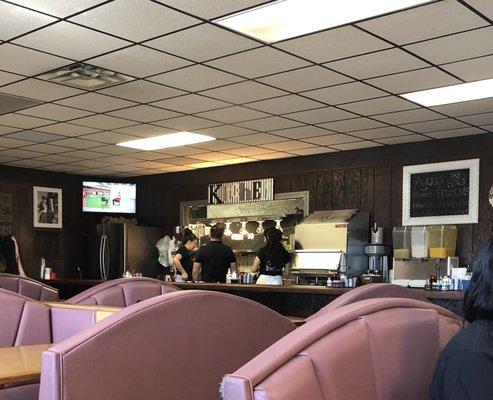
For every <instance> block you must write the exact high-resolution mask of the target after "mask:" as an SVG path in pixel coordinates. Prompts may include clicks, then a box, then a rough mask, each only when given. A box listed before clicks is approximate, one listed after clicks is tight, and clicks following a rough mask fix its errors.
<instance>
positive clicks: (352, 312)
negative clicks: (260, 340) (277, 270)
mask: <svg viewBox="0 0 493 400" xmlns="http://www.w3.org/2000/svg"><path fill="white" fill-rule="evenodd" d="M460 328H461V320H460V318H459V317H458V316H456V315H455V314H453V313H451V312H449V311H448V310H445V309H443V308H441V307H439V306H436V305H434V304H432V303H429V302H423V301H418V300H412V299H400V298H384V299H370V300H363V301H360V302H357V303H353V304H350V305H347V306H344V307H341V308H339V309H337V310H335V311H333V313H332V314H331V315H330V316H328V318H315V319H312V320H311V321H309V322H307V323H306V324H305V325H303V326H302V327H300V328H298V329H296V330H295V331H293V332H292V333H290V334H289V335H287V336H285V337H284V338H282V339H281V340H279V341H278V342H277V343H275V344H274V345H272V346H271V347H270V348H268V349H267V350H266V351H264V352H263V353H261V354H260V355H259V356H257V357H256V358H254V359H253V360H251V361H250V362H249V363H247V364H246V365H244V366H243V367H242V368H240V369H238V370H237V371H236V372H234V373H233V374H231V375H227V376H226V377H225V378H224V380H223V385H222V390H223V399H224V400H247V399H248V400H278V399H282V400H298V399H310V400H335V399H337V400H354V399H365V400H396V399H399V400H420V399H422V400H425V399H428V394H427V392H428V388H429V384H430V382H431V379H432V376H433V372H434V369H435V365H436V362H437V359H438V356H439V354H440V352H441V350H442V349H443V348H444V346H445V345H446V343H447V342H448V341H449V340H450V339H451V338H452V337H453V336H454V335H455V334H456V333H457V331H458V330H459V329H460Z"/></svg>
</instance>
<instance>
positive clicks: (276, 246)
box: [252, 228, 291, 285]
mask: <svg viewBox="0 0 493 400" xmlns="http://www.w3.org/2000/svg"><path fill="white" fill-rule="evenodd" d="M264 240H265V246H264V247H262V248H261V249H260V250H259V252H258V253H257V256H256V257H255V260H254V261H253V266H252V272H253V273H257V272H258V271H260V276H259V277H258V279H257V283H258V284H264V285H282V272H283V270H284V268H288V267H289V263H290V262H291V256H290V255H289V253H288V252H287V251H286V249H285V248H284V246H283V245H282V232H281V231H280V230H279V229H275V228H270V229H267V230H266V231H265V232H264Z"/></svg>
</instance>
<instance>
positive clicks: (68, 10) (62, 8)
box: [12, 0, 105, 18]
mask: <svg viewBox="0 0 493 400" xmlns="http://www.w3.org/2000/svg"><path fill="white" fill-rule="evenodd" d="M104 1H105V0H84V1H65V0H50V1H46V0H13V1H12V3H16V4H19V5H21V6H25V7H28V8H32V9H33V10H36V11H41V12H44V13H46V14H51V15H54V16H57V17H61V18H64V17H67V16H69V15H72V14H75V13H76V12H80V11H82V10H85V9H87V8H90V7H94V6H95V5H97V4H99V3H103V2H104Z"/></svg>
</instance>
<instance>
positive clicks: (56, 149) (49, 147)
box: [22, 143, 70, 154]
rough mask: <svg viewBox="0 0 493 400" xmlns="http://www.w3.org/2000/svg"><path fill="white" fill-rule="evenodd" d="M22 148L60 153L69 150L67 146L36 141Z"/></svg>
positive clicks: (39, 151) (47, 152)
mask: <svg viewBox="0 0 493 400" xmlns="http://www.w3.org/2000/svg"><path fill="white" fill-rule="evenodd" d="M22 150H27V151H32V152H37V153H45V154H60V153H65V152H67V151H70V149H68V148H67V147H61V146H55V145H53V144H46V143H38V144H33V145H30V146H25V147H23V148H22Z"/></svg>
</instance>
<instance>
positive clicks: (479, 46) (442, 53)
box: [406, 26, 493, 64]
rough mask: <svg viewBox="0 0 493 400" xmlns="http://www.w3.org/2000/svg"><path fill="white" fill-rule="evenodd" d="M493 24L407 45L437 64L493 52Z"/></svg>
mask: <svg viewBox="0 0 493 400" xmlns="http://www.w3.org/2000/svg"><path fill="white" fill-rule="evenodd" d="M492 37H493V26H490V27H486V28H481V29H476V30H474V31H469V32H464V33H458V34H455V35H451V36H446V37H443V38H438V39H433V40H429V41H426V42H421V43H416V44H412V45H409V46H406V49H408V50H410V51H412V52H413V53H415V54H417V55H419V56H421V57H423V58H426V59H427V60H428V61H431V62H433V63H435V64H444V63H449V62H453V61H459V60H464V59H466V58H472V57H479V56H487V55H490V54H492V53H493V40H491V38H492Z"/></svg>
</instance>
